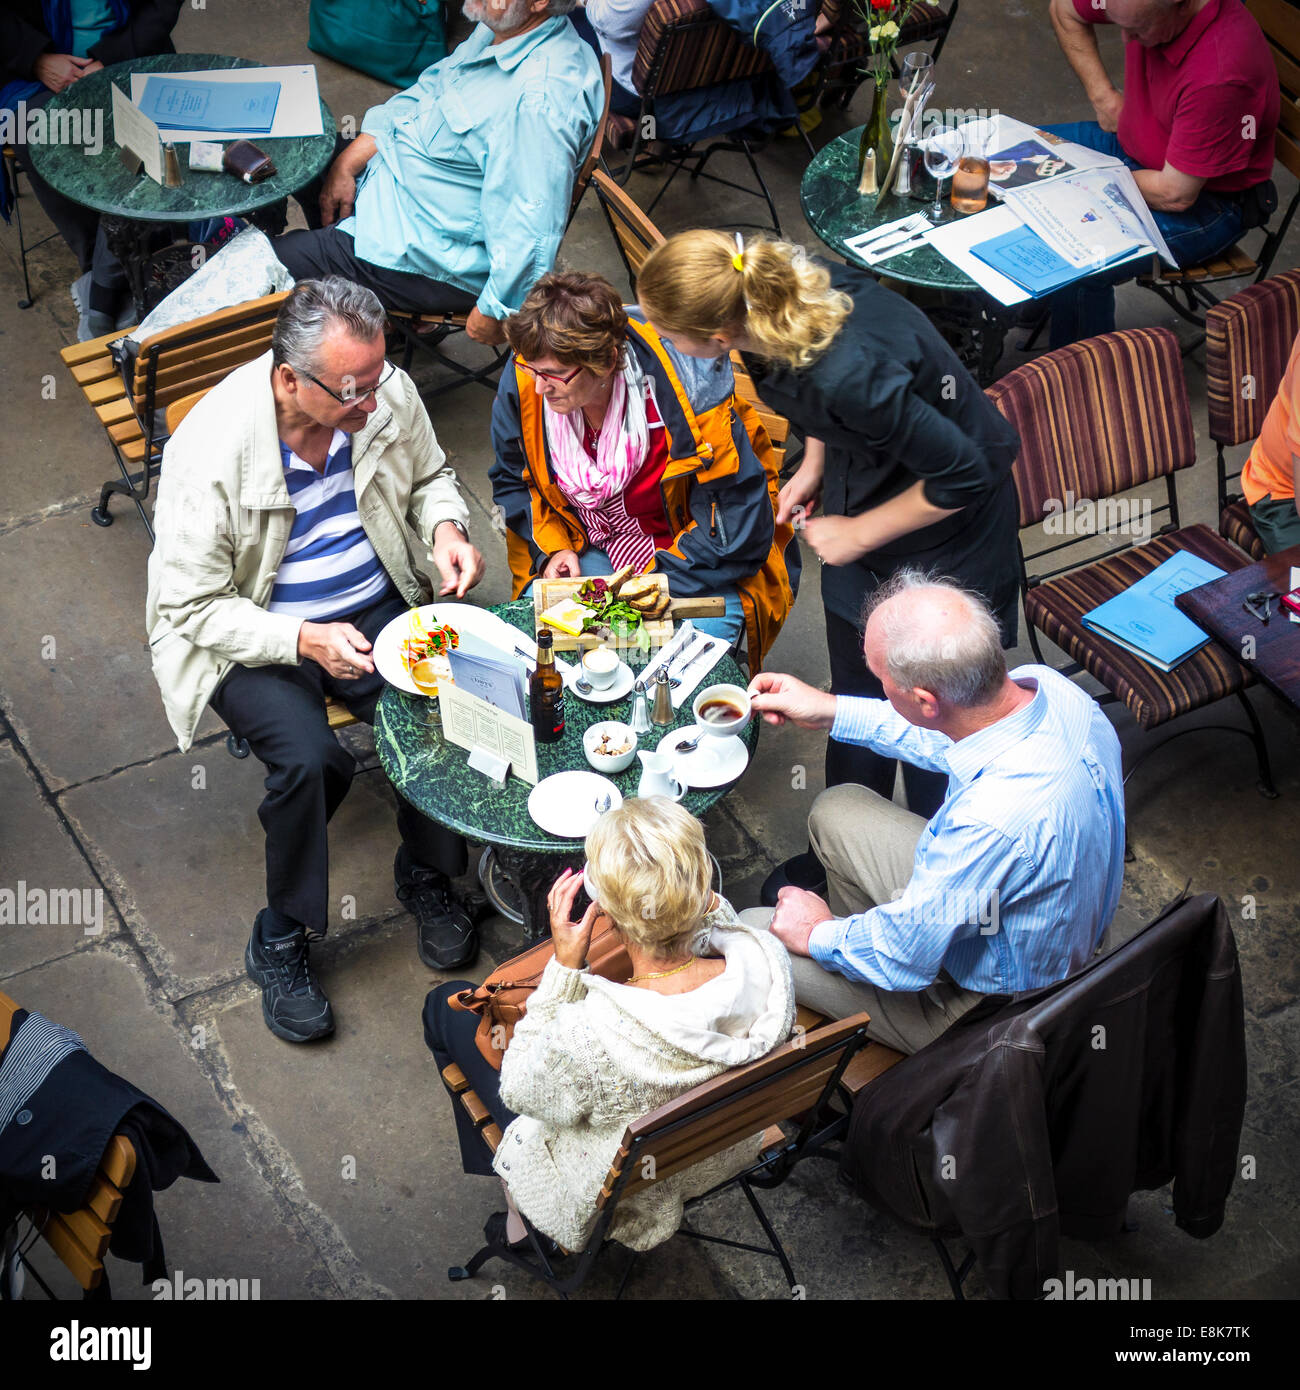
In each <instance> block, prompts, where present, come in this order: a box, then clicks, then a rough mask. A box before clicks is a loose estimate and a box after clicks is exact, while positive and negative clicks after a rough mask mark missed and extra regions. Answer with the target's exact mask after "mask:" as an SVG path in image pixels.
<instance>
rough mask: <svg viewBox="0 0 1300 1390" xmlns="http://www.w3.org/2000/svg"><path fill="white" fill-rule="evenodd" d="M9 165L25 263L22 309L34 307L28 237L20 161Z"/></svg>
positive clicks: (20, 249)
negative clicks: (20, 185)
mask: <svg viewBox="0 0 1300 1390" xmlns="http://www.w3.org/2000/svg"><path fill="white" fill-rule="evenodd" d="M5 163H6V164H8V165H9V187H10V188H11V189H12V190H13V195H14V220H15V221H16V222H17V223H18V255H19V258H20V259H21V260H22V263H23V298H22V299H20V300H19V301H18V307H19V308H20V309H30V308H31V307H32V282H31V278H30V277H29V275H28V273H27V237H26V235H25V234H24V232H23V209H22V201H21V199H20V198H19V196H18V161H17V160H16V159H15V160H6V161H5Z"/></svg>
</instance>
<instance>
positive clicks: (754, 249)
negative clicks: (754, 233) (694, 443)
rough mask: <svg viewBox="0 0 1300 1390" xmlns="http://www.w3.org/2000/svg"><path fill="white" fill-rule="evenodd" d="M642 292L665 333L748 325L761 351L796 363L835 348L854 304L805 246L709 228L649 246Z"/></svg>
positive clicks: (697, 334) (703, 333) (701, 335)
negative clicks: (742, 237) (834, 285)
mask: <svg viewBox="0 0 1300 1390" xmlns="http://www.w3.org/2000/svg"><path fill="white" fill-rule="evenodd" d="M636 289H637V298H638V299H639V300H640V302H641V306H642V308H643V309H644V310H645V312H646V314H647V315H648V317H649V318H650V321H651V322H652V323H653V324H654V326H655V327H656V328H657V329H658V330H659V331H660V332H664V333H667V334H669V335H670V336H671V335H672V334H673V333H680V334H682V335H683V336H684V337H689V338H695V339H699V340H702V339H705V338H707V337H708V336H709V335H710V334H711V333H717V332H727V331H731V332H736V331H740V330H742V329H743V331H744V333H745V335H746V337H748V339H749V341H750V342H751V343H752V344H753V347H754V350H755V351H756V352H757V353H758V354H759V355H760V356H763V357H769V358H772V359H774V360H775V361H778V362H784V363H785V364H786V365H787V366H790V367H794V368H803V367H807V366H809V365H811V364H812V363H813V362H814V361H816V359H817V358H818V357H820V356H821V354H822V353H824V352H825V351H826V349H827V348H828V347H830V345H831V343H832V342H834V340H835V335H836V334H837V333H838V332H839V331H840V327H841V325H842V324H843V323H844V320H845V319H846V318H847V317H848V315H849V313H850V311H851V310H852V308H853V301H852V300H851V299H850V298H849V297H848V295H846V294H842V293H841V292H840V291H839V290H835V289H832V288H831V278H830V272H829V271H827V270H826V269H825V268H824V267H822V266H819V265H814V264H813V263H812V262H810V261H809V260H808V257H807V254H806V253H805V251H804V249H803V247H802V246H795V245H793V244H792V243H791V242H788V241H773V240H771V239H769V238H767V237H756V238H754V239H752V240H749V241H745V242H743V243H742V242H741V241H740V239H739V238H735V239H733V238H732V237H730V236H728V235H727V234H726V233H725V232H716V231H710V230H707V229H704V228H700V229H697V230H695V231H689V232H679V233H678V234H677V235H676V236H674V237H670V238H669V239H668V240H667V241H666V242H665V243H664V244H663V245H662V246H657V247H656V248H655V249H654V250H653V251H651V253H650V254H649V256H647V257H646V260H645V264H644V265H642V267H641V273H640V274H639V275H638V276H637V283H636Z"/></svg>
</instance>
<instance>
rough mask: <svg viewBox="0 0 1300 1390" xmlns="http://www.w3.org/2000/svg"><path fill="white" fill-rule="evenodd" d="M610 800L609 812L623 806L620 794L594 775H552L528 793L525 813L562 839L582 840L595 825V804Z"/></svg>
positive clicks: (578, 773) (556, 773)
mask: <svg viewBox="0 0 1300 1390" xmlns="http://www.w3.org/2000/svg"><path fill="white" fill-rule="evenodd" d="M603 796H608V797H609V806H608V808H607V809H608V810H611V811H612V810H613V809H614V808H615V807H616V806H621V805H622V804H623V793H622V792H621V791H619V789H618V788H617V787H616V786H615V785H614V784H613V782H611V781H610V780H609V778H608V777H601V776H600V775H599V774H598V773H595V772H577V771H573V772H555V773H552V774H551V776H550V777H543V778H542V780H541V781H540V782H538V784H537V785H536V786H535V787H534V788H533V789H532V791H530V792H529V793H528V814H529V815H530V816H531V817H532V818H533V820H534V821H535V822H536V824H538V825H540V826H541V827H542V829H543V830H545V831H548V832H549V833H550V834H552V835H558V836H559V837H560V839H562V840H581V839H582V838H583V837H584V836H585V835H586V833H587V831H589V830H590V829H591V827H592V826H593V825H595V824H596V819H597V812H596V802H597V801H598V800H600V798H601V797H603Z"/></svg>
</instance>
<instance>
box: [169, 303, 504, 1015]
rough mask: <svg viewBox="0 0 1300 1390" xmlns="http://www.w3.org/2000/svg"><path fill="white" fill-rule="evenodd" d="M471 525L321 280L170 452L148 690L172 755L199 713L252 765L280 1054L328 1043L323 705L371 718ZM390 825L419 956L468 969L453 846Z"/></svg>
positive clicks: (203, 406)
mask: <svg viewBox="0 0 1300 1390" xmlns="http://www.w3.org/2000/svg"><path fill="white" fill-rule="evenodd" d="M468 518H469V513H468V511H467V509H466V507H465V503H464V501H463V500H462V498H461V495H460V490H459V488H458V486H457V483H456V477H455V474H454V473H453V472H452V470H451V469H450V468H448V467H447V465H446V462H445V456H444V454H443V451H442V450H441V449H440V448H439V447H438V442H437V440H436V439H435V438H434V434H433V429H432V427H431V425H430V423H429V417H428V415H427V413H426V412H425V409H424V406H423V404H422V403H421V402H420V399H419V396H418V395H417V394H416V390H415V387H414V385H413V384H412V382H411V380H410V378H409V377H408V376H407V375H406V374H405V373H404V372H401V371H398V370H397V369H396V368H394V367H392V366H391V365H389V364H387V363H386V362H385V360H384V311H383V309H382V307H381V306H380V303H379V300H378V299H377V298H376V297H375V295H374V294H373V293H372V292H371V291H369V290H367V289H363V288H361V287H360V286H358V285H354V284H352V283H351V282H350V281H347V280H343V279H339V278H337V277H331V278H329V279H326V280H308V281H303V282H302V283H300V284H299V285H297V286H296V287H295V288H294V290H293V291H292V292H291V293H290V295H289V297H288V298H287V299H286V300H285V302H284V304H283V305H282V306H281V309H280V314H279V318H278V319H277V321H276V327H275V332H274V335H273V337H272V340H271V351H270V352H269V353H267V354H266V355H265V356H263V357H260V358H258V359H257V360H256V361H254V362H250V363H248V364H247V365H245V366H243V367H240V368H239V369H237V370H236V371H234V372H232V373H231V374H230V375H229V376H228V377H226V378H225V380H224V381H222V382H221V383H219V384H218V385H217V386H215V387H213V388H212V390H211V391H209V392H208V394H207V395H206V396H205V397H204V398H203V399H202V400H201V401H200V402H199V403H198V404H197V405H196V406H195V407H194V408H193V410H192V411H191V412H190V413H189V415H188V416H187V417H186V418H185V420H184V421H183V422H182V424H181V425H180V427H179V428H178V429H177V431H176V433H175V435H174V436H173V437H172V439H171V441H170V442H169V443H168V445H167V450H166V456H165V459H164V465H163V471H162V479H161V483H160V485H159V489H158V505H157V513H156V518H155V520H156V529H157V535H158V540H157V544H156V546H155V548H154V551H153V553H152V555H151V556H150V558H149V595H148V601H147V612H146V622H147V627H148V634H149V645H150V652H151V655H152V660H153V669H154V675H155V677H156V679H157V681H158V686H159V689H160V690H161V692H162V698H163V705H164V707H165V709H166V711H167V717H168V720H169V721H170V723H171V726H172V728H173V730H174V731H175V733H176V738H177V742H178V744H179V746H180V748H181V751H182V752H183V751H185V749H187V748H188V747H189V746H190V744H191V742H192V741H193V738H194V731H195V728H196V726H197V725H198V722H199V718H200V716H201V715H202V713H203V710H204V708H205V707H206V706H208V705H210V706H211V707H212V708H213V709H214V710H215V711H216V712H217V714H219V715H220V716H221V718H222V719H223V720H224V721H225V722H226V724H227V725H229V727H230V729H231V731H232V732H233V733H234V734H235V736H236V737H237V738H242V739H246V740H247V742H248V744H249V746H250V747H251V749H252V751H253V752H254V753H255V754H256V755H257V757H258V758H259V759H260V760H261V761H262V763H263V764H264V765H265V766H266V770H267V776H266V789H267V794H266V797H265V799H264V800H263V802H262V804H261V806H260V807H259V810H258V815H259V817H260V819H261V821H262V826H263V828H264V830H265V832H266V880H267V906H266V907H265V908H263V909H262V911H261V912H259V913H258V915H257V920H256V922H255V924H254V926H253V932H252V936H251V938H250V940H249V943H248V948H247V951H246V952H245V967H246V969H247V971H248V973H249V975H250V977H251V978H252V979H253V980H255V981H256V982H257V983H258V984H259V985H261V987H262V1012H263V1017H264V1018H265V1020H266V1024H267V1026H268V1027H269V1028H270V1029H271V1031H272V1032H273V1033H275V1034H276V1035H277V1036H278V1037H281V1038H284V1039H286V1040H287V1041H290V1042H308V1041H310V1040H312V1039H314V1038H321V1037H326V1036H328V1035H329V1034H330V1033H332V1032H333V1030H334V1018H333V1013H332V1010H331V1008H330V1003H329V1000H328V999H327V998H326V997H325V995H324V993H323V992H322V991H321V988H320V985H319V984H318V982H317V981H316V978H315V976H314V974H313V973H312V971H311V968H310V965H309V960H308V941H309V940H312V939H316V938H317V937H318V936H319V935H320V934H323V933H324V931H325V927H326V921H327V913H326V895H327V890H328V857H327V845H326V824H327V822H328V821H329V819H330V817H331V816H332V815H333V814H334V812H335V811H336V810H337V809H338V806H339V804H340V803H341V802H342V800H343V798H344V796H345V795H346V794H347V790H348V787H349V785H350V783H351V780H352V775H353V772H354V771H355V767H356V764H355V760H354V759H353V758H352V756H351V754H350V753H348V752H347V750H346V749H344V748H343V747H342V745H341V744H340V743H339V742H338V740H337V739H336V738H335V737H334V735H333V734H332V733H331V732H330V729H329V723H328V720H327V717H326V713H325V698H326V696H334V697H336V698H338V699H341V700H342V701H343V702H344V703H345V704H346V705H347V706H348V708H349V709H350V710H351V711H352V712H353V713H354V714H355V715H356V716H357V717H358V718H360V719H364V720H366V721H367V722H369V721H370V720H371V719H372V718H373V714H374V708H375V703H376V701H377V700H378V698H379V693H380V691H381V690H382V689H383V684H384V682H383V678H382V677H381V676H380V675H379V673H378V672H377V671H376V670H375V664H374V661H373V659H372V656H371V643H372V642H373V641H374V639H375V637H376V635H377V634H378V633H379V632H380V630H381V629H382V628H383V627H384V626H385V624H386V623H388V622H389V621H390V620H391V619H392V618H394V617H395V616H397V615H398V614H400V613H402V612H404V611H405V610H406V609H407V608H409V607H411V606H412V605H415V604H419V603H424V602H428V600H429V597H430V592H429V587H428V581H427V580H426V579H425V578H424V576H423V575H422V574H421V573H419V571H418V567H419V566H420V565H421V563H422V562H423V560H424V556H425V554H426V552H427V549H429V548H431V549H432V556H433V562H434V564H435V565H436V567H437V569H438V571H439V573H440V575H441V576H442V588H441V589H440V591H439V592H440V593H442V594H453V593H454V595H455V597H457V598H459V597H461V596H463V595H464V594H465V592H466V591H467V590H468V589H469V588H471V587H472V586H473V585H474V584H476V583H477V582H478V580H479V579H480V578H481V576H482V572H483V559H482V556H481V555H480V554H479V552H478V551H477V550H476V549H475V548H474V546H473V545H471V544H470V541H469V536H468V532H467V530H466V523H467V521H468ZM417 540H418V544H417ZM397 820H398V828H399V830H400V831H401V835H402V842H403V843H402V845H401V847H400V848H399V850H398V853H397V860H396V863H395V866H394V875H395V879H396V883H397V895H398V898H399V899H400V900H401V901H402V902H404V903H406V904H407V905H408V906H409V907H410V908H411V910H412V911H413V912H414V913H415V916H416V921H417V926H418V936H417V944H418V947H419V952H420V957H421V959H422V960H424V962H425V963H426V964H427V965H429V966H431V967H432V968H434V969H440V970H445V969H448V968H450V967H452V966H456V965H461V964H464V963H467V962H469V961H471V960H472V959H473V958H474V956H475V954H476V952H477V950H478V939H477V935H476V933H475V930H474V926H473V923H472V921H471V919H470V917H469V914H468V913H467V911H466V910H465V907H464V905H463V903H461V902H460V901H459V900H458V899H457V898H456V897H455V896H454V895H453V893H452V890H451V885H450V879H451V878H452V877H455V876H456V875H458V874H460V873H463V872H464V868H465V857H466V856H465V845H464V841H463V840H462V839H461V838H460V836H458V835H455V834H453V833H452V832H451V831H448V830H446V829H445V828H443V827H441V826H438V825H436V824H434V823H433V822H432V821H430V820H428V819H427V818H426V817H425V816H423V815H421V814H420V813H419V812H418V811H416V810H415V809H414V808H413V807H412V806H410V805H408V804H407V803H406V802H405V801H402V800H401V798H399V800H398V813H397Z"/></svg>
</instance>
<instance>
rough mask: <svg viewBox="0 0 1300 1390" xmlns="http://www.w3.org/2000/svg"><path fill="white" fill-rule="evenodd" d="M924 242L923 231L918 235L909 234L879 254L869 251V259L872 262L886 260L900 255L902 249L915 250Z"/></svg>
mask: <svg viewBox="0 0 1300 1390" xmlns="http://www.w3.org/2000/svg"><path fill="white" fill-rule="evenodd" d="M924 244H925V234H924V233H922V234H921V235H920V236H909V237H906V238H905V239H904V240H903V241H900V242H897V243H895V244H894V245H892V246H890V247H888V248H886V249H885V250H883V251H882V252H881V253H880V254H879V255H877V254H876V253H875V252H874V251H873V252H871V253H870V254H871V260H872V263H873V264H874V263H875V262H876V261H887V260H888V259H889V258H890V257H891V256H897V255H900V254H901V253H902V252H904V251H915V250H916V248H917V247H918V246H923V245H924Z"/></svg>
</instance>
